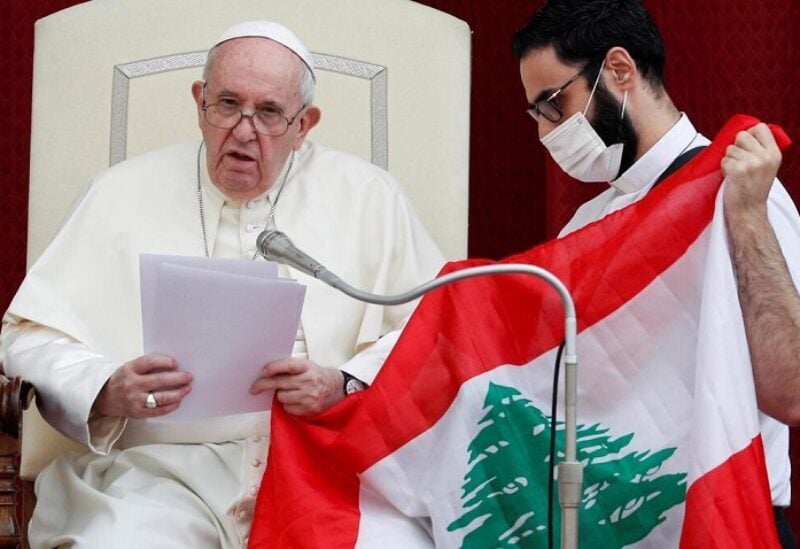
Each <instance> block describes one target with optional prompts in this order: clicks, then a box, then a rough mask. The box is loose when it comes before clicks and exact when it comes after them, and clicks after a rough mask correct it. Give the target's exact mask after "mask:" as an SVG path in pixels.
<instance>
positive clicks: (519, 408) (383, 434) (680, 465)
mask: <svg viewBox="0 0 800 549" xmlns="http://www.w3.org/2000/svg"><path fill="white" fill-rule="evenodd" d="M756 122H757V121H756V120H754V119H752V118H750V117H745V116H737V117H734V118H733V119H732V120H731V121H730V122H729V123H728V124H727V125H726V126H725V127H724V128H723V129H722V131H721V132H720V133H719V135H718V136H717V138H716V139H715V140H714V142H713V143H712V144H711V145H710V146H709V147H708V148H707V149H705V150H704V151H703V152H702V153H701V154H700V155H698V156H697V157H696V158H695V159H694V160H693V161H692V162H690V163H689V164H687V165H686V166H684V167H683V168H681V169H680V170H679V171H678V172H676V173H675V174H673V175H672V176H670V177H669V178H668V179H667V180H666V181H665V182H664V183H662V184H661V185H660V186H659V187H657V188H656V189H654V190H653V191H652V192H651V193H649V194H648V196H646V197H645V198H644V199H642V200H641V201H639V202H638V203H636V204H633V205H631V206H629V207H627V208H624V209H622V210H620V211H618V212H615V213H613V214H611V215H608V216H606V217H605V218H603V219H602V220H599V221H597V222H595V223H592V224H590V225H588V226H586V227H585V228H583V229H581V230H579V231H576V232H574V233H572V234H570V235H568V236H566V237H565V238H562V239H558V240H554V241H551V242H548V243H546V244H544V245H541V246H538V247H535V248H533V249H531V250H529V251H527V252H525V253H522V254H519V255H516V256H512V257H509V258H507V259H505V260H504V261H503V263H528V264H535V265H539V266H542V267H544V268H546V269H548V270H550V271H551V272H553V273H554V274H555V275H556V276H557V277H559V278H560V279H561V280H562V281H563V282H564V283H565V284H566V286H567V287H568V288H569V290H570V292H571V293H572V296H573V298H574V300H575V304H576V309H577V312H578V322H579V335H578V357H579V363H578V389H579V400H578V424H579V425H578V434H577V449H578V459H579V460H580V461H581V462H582V463H583V465H584V483H583V497H582V503H581V509H580V543H581V547H597V548H604V549H605V548H611V547H623V546H630V545H634V546H642V547H658V548H661V547H676V546H679V545H680V546H681V547H704V548H705V547H776V546H777V537H776V534H775V527H774V522H773V515H772V506H771V502H770V492H769V484H768V481H767V476H766V469H765V458H764V452H763V447H762V443H761V437H760V433H759V417H758V411H757V406H756V401H755V392H754V386H753V377H752V371H751V369H750V360H749V355H748V348H747V343H746V339H745V333H744V327H743V323H742V319H741V313H740V310H739V303H738V299H737V292H736V285H735V277H734V273H733V270H732V267H731V263H730V259H729V255H728V250H727V242H726V238H725V226H724V220H723V219H722V214H721V201H720V198H719V197H721V193H719V192H718V191H719V189H720V185H721V183H722V180H723V176H722V173H721V171H720V168H719V166H720V161H721V159H722V157H723V155H724V152H725V148H726V146H727V145H729V144H731V143H732V142H733V140H734V138H735V135H736V133H737V132H738V131H740V130H743V129H747V128H749V127H751V126H752V125H754V124H755V123H756ZM773 133H774V134H775V135H776V136H777V138H778V141H779V143H780V144H781V145H782V146H784V147H785V146H787V145H788V138H787V137H786V136H785V134H783V132H782V131H781V130H779V129H777V128H773ZM715 203H716V207H715ZM793 211H794V210H793ZM715 212H716V214H715ZM794 216H795V217H797V213H796V211H794ZM797 225H798V226H800V220H798V222H797ZM480 263H486V262H480V261H474V260H473V261H462V262H457V263H452V264H449V265H448V266H447V267H446V268H445V271H453V270H457V269H461V268H464V267H467V266H472V265H476V264H480ZM563 337H564V334H563V311H562V309H561V302H560V299H559V298H558V296H557V294H556V293H555V292H554V291H553V290H552V289H551V288H550V287H549V286H547V285H546V284H545V283H544V282H542V281H540V280H538V279H535V278H532V277H526V276H523V275H502V276H495V277H484V278H479V279H470V280H466V281H462V282H457V283H455V284H452V285H450V286H447V287H445V288H442V289H439V290H436V291H434V292H432V293H431V294H429V295H428V296H426V297H425V298H424V299H423V300H422V302H421V303H420V305H419V307H418V308H417V311H416V312H415V314H414V315H413V317H412V318H411V320H410V321H409V323H408V325H407V327H406V329H405V331H404V332H403V334H402V336H401V338H400V340H399V341H398V343H397V345H396V346H395V349H394V351H393V352H392V354H391V355H390V356H389V358H388V359H387V361H386V363H385V364H384V366H383V368H382V369H381V372H380V374H379V375H378V377H377V379H376V380H375V383H374V384H373V386H372V387H371V388H370V389H369V390H367V391H365V392H362V393H359V394H357V395H353V396H350V397H348V398H346V399H345V400H344V401H342V402H341V403H340V404H339V405H337V406H335V407H334V408H332V409H331V410H329V411H328V412H326V413H324V414H322V415H320V416H317V417H315V418H311V419H299V418H295V417H291V416H289V415H287V414H286V413H285V412H283V410H282V408H281V407H280V405H278V404H277V403H276V405H275V406H274V407H273V415H272V442H271V448H270V455H269V465H268V468H267V471H266V474H265V477H264V480H263V482H262V487H261V491H260V493H259V496H258V501H257V505H256V512H255V518H254V523H253V527H252V531H251V534H250V542H249V544H250V545H249V546H250V547H256V548H286V547H291V548H312V547H313V548H344V547H359V548H362V547H363V548H380V549H388V548H394V547H397V548H413V547H433V546H435V547H470V548H489V547H506V546H508V547H546V545H547V505H548V503H547V489H548V477H549V469H548V460H549V451H548V450H549V443H550V427H551V422H552V421H553V418H552V417H551V416H550V415H549V410H550V406H551V399H552V378H553V368H554V360H555V355H556V349H557V347H558V345H559V343H560V342H561V340H562V339H563ZM562 400H563V399H562ZM560 414H563V412H561V413H560ZM559 417H562V418H563V415H560V416H559ZM556 433H557V434H556V447H557V449H558V453H559V455H560V456H563V453H562V450H563V424H562V422H561V420H558V419H557V420H556ZM557 459H558V458H557ZM554 515H555V517H554V518H555V526H554V530H555V537H556V543H558V530H559V520H558V519H559V513H558V508H557V507H556V509H555V513H554Z"/></svg>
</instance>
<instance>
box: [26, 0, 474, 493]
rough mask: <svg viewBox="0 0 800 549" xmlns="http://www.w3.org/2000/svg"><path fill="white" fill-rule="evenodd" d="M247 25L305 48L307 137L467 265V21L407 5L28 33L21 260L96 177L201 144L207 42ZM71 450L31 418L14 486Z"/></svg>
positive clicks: (274, 5)
mask: <svg viewBox="0 0 800 549" xmlns="http://www.w3.org/2000/svg"><path fill="white" fill-rule="evenodd" d="M251 19H266V20H273V21H278V22H280V23H283V24H284V25H286V26H287V27H289V28H290V29H292V30H294V31H295V32H296V33H297V34H298V35H299V36H300V37H301V38H302V39H303V41H304V42H305V43H306V45H307V46H308V47H309V49H310V50H312V52H313V53H314V57H315V62H316V64H317V67H318V84H317V100H316V103H317V104H318V105H319V106H320V107H321V108H322V111H323V117H322V122H321V123H320V125H319V126H318V127H317V128H315V129H314V131H313V132H312V134H311V139H312V140H314V141H317V142H319V143H322V144H325V145H327V146H330V147H334V148H337V149H341V150H346V151H349V152H352V153H354V154H357V155H359V156H361V157H363V158H365V159H367V160H370V161H372V162H373V163H374V164H377V165H379V166H381V167H383V168H386V169H387V170H389V171H390V172H391V173H392V174H393V175H394V176H395V177H396V178H397V179H398V181H399V182H400V183H401V184H402V185H403V187H404V188H405V190H406V192H407V194H408V195H409V197H410V198H411V201H412V203H413V204H414V206H415V208H416V210H417V212H418V213H419V215H420V217H421V219H422V221H423V223H424V224H425V225H426V226H427V228H428V229H429V231H430V232H431V234H432V235H433V237H434V239H435V240H436V242H437V243H438V244H439V246H440V247H441V248H442V250H443V251H444V253H445V255H446V256H447V257H448V258H459V257H464V256H465V255H466V251H467V201H468V158H469V154H468V148H469V138H468V134H469V87H470V38H471V37H470V31H469V28H468V26H467V25H466V23H464V22H463V21H461V20H459V19H456V18H454V17H452V16H450V15H447V14H445V13H442V12H439V11H437V10H434V9H431V8H429V7H426V6H423V5H420V4H416V3H414V2H412V1H410V0H336V1H335V2H332V1H330V0H292V1H291V2H287V1H286V0H230V1H226V2H220V1H219V0H91V1H89V2H86V3H83V4H79V5H76V6H74V7H71V8H68V9H65V10H63V11H60V12H58V13H55V14H53V15H50V16H48V17H45V18H43V19H41V20H39V21H38V22H37V23H36V32H35V53H34V81H33V120H32V133H31V172H30V173H31V180H30V204H29V227H28V231H29V237H28V263H29V265H30V264H31V263H32V262H33V261H35V259H36V258H37V257H38V256H39V254H40V253H41V252H42V250H43V249H44V248H45V247H46V246H47V243H48V242H49V241H50V240H51V239H52V237H53V235H54V234H55V232H56V231H57V230H58V228H59V226H60V224H61V223H62V222H63V219H64V217H65V216H66V214H67V212H68V210H69V207H70V205H71V204H72V203H73V202H74V201H75V198H76V197H77V195H78V194H79V192H80V190H81V189H82V188H83V187H84V186H85V184H86V183H87V181H88V180H89V178H90V177H91V176H92V175H94V174H95V173H97V172H99V171H101V170H102V169H104V168H106V167H108V166H109V165H111V164H115V163H117V162H119V161H121V160H123V159H125V158H127V157H130V156H133V155H136V154H139V153H142V152H145V151H148V150H152V149H156V148H159V147H162V146H165V145H168V144H171V143H174V142H177V141H181V140H184V139H189V138H194V137H197V136H199V130H198V128H197V120H196V113H195V107H194V103H193V101H192V99H191V95H190V85H191V83H192V82H193V81H194V80H196V79H199V78H200V74H201V72H202V65H203V63H204V62H205V56H206V49H207V48H208V46H209V45H210V44H212V43H213V42H214V40H215V39H216V37H217V36H218V35H219V34H220V33H221V32H222V31H223V30H224V29H226V28H227V27H229V26H231V25H233V24H235V23H237V22H240V21H245V20H251ZM69 446H71V444H67V442H66V439H64V438H63V437H61V436H60V435H58V434H57V433H56V432H55V431H53V430H52V429H51V428H50V427H49V426H48V425H47V424H46V423H44V421H43V420H42V419H41V417H39V415H38V412H36V410H35V409H34V408H32V409H31V410H29V411H28V412H26V415H25V419H24V423H23V439H22V467H21V474H22V476H23V478H33V477H34V476H35V475H36V474H37V473H38V471H39V470H40V469H41V468H42V467H43V466H44V465H46V464H47V463H48V462H49V461H50V460H51V459H52V458H53V457H54V455H56V454H57V453H58V452H61V451H63V449H64V448H65V447H69Z"/></svg>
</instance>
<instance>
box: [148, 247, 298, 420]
mask: <svg viewBox="0 0 800 549" xmlns="http://www.w3.org/2000/svg"><path fill="white" fill-rule="evenodd" d="M139 270H140V280H141V300H142V331H143V336H144V351H145V353H161V354H165V355H169V356H172V357H174V358H175V359H176V360H177V361H178V366H179V368H180V369H181V370H187V371H190V372H192V374H193V375H194V381H193V384H192V392H191V393H189V395H187V396H186V397H185V398H184V399H183V401H182V403H181V405H180V407H179V408H178V409H177V410H176V411H175V412H173V413H171V414H168V415H167V416H163V417H162V418H159V419H160V420H168V421H173V420H193V419H201V418H206V417H216V416H226V415H232V414H241V413H249V412H259V411H263V410H268V409H269V407H270V403H271V402H272V392H268V393H261V394H258V395H251V394H250V392H249V388H250V385H251V384H252V383H253V381H255V380H256V378H257V377H259V374H260V372H261V368H262V366H264V365H265V364H267V363H268V362H270V361H272V360H276V359H279V358H286V357H289V356H291V354H292V347H293V345H294V340H295V335H296V333H297V327H298V325H299V323H300V311H301V310H302V307H303V298H304V297H305V287H304V286H301V285H300V284H298V283H297V282H296V281H294V280H290V279H285V278H278V269H277V265H276V264H275V263H272V262H265V261H246V260H241V259H218V258H206V257H181V256H169V255H149V254H143V255H141V256H140V259H139ZM151 421H152V420H151Z"/></svg>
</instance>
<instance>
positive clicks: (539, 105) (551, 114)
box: [526, 70, 583, 123]
mask: <svg viewBox="0 0 800 549" xmlns="http://www.w3.org/2000/svg"><path fill="white" fill-rule="evenodd" d="M582 74H583V70H581V71H579V72H577V73H576V74H575V76H573V77H572V78H570V79H569V80H567V82H566V83H565V84H564V85H563V86H561V87H560V88H558V89H557V90H556V91H554V92H553V93H551V94H550V97H548V98H547V99H541V100H539V101H537V102H536V103H534V104H533V105H531V107H530V108H529V109H528V110H527V111H526V112H527V113H528V114H529V115H530V117H531V118H533V119H534V120H538V118H539V117H540V116H541V117H543V118H544V119H545V120H548V121H550V122H554V123H555V122H559V121H560V120H561V119H562V118H563V117H564V113H562V112H561V109H559V108H558V105H557V104H556V101H555V100H556V98H557V97H558V96H559V94H560V93H561V92H563V91H564V90H566V89H567V88H568V87H569V85H570V84H572V83H573V82H575V81H576V80H577V79H578V77H579V76H580V75H582Z"/></svg>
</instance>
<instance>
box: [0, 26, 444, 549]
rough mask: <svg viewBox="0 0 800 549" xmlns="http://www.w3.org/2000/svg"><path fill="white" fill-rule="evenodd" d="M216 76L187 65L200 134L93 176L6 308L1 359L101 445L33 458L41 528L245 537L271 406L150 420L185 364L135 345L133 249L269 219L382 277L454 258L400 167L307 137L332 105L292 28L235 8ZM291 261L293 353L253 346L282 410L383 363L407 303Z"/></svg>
mask: <svg viewBox="0 0 800 549" xmlns="http://www.w3.org/2000/svg"><path fill="white" fill-rule="evenodd" d="M203 78H204V81H198V82H195V83H194V84H193V85H192V95H193V96H194V100H195V102H196V104H197V114H198V121H199V125H200V130H201V132H202V136H203V139H202V141H200V140H198V141H192V142H187V143H181V144H178V145H176V146H174V147H170V148H168V149H163V150H159V151H155V152H152V153H148V154H146V155H143V156H140V157H138V158H133V159H130V160H128V161H126V162H123V163H121V164H119V165H117V166H115V167H113V168H111V169H109V170H107V171H105V172H103V173H101V174H100V175H98V176H97V177H96V178H94V179H93V180H92V182H91V185H90V187H89V189H88V191H87V193H86V195H85V196H84V197H83V198H82V199H81V201H80V202H79V203H78V205H77V206H76V207H75V209H74V211H73V213H72V215H71V216H70V218H69V219H68V220H67V222H66V224H65V225H64V227H63V228H62V229H61V231H60V232H59V234H58V235H57V236H56V238H55V240H54V241H53V243H52V244H51V245H50V247H49V248H48V249H47V250H46V251H45V253H44V254H43V255H42V257H41V258H40V259H39V261H38V262H37V263H36V264H35V265H34V266H33V268H32V269H31V271H30V273H29V274H28V276H27V277H26V279H25V281H24V282H23V284H22V286H21V288H20V290H19V292H18V293H17V295H16V297H15V298H14V300H13V302H12V303H11V305H10V307H9V309H8V311H7V313H6V315H5V317H4V319H3V332H2V343H3V348H4V350H5V352H6V372H7V373H8V374H9V375H15V376H16V375H21V376H24V377H25V378H26V379H28V380H30V381H31V382H33V384H34V385H35V386H36V388H37V393H38V399H39V406H40V409H41V411H42V414H43V415H44V417H45V419H47V420H48V421H49V422H50V423H51V424H52V425H54V426H55V427H56V428H57V429H59V430H60V431H61V432H63V433H65V434H66V435H67V436H69V437H71V438H73V439H74V440H77V441H79V442H82V443H84V444H85V445H86V446H87V447H88V448H89V450H90V451H89V452H88V453H86V454H84V455H73V456H68V457H62V458H59V459H58V460H56V461H55V462H54V463H53V464H51V465H50V466H49V467H47V468H46V469H45V470H44V471H43V472H42V473H41V474H40V476H39V477H38V479H37V484H36V490H37V495H38V504H37V507H36V510H35V512H34V516H33V519H32V522H31V526H30V541H31V545H32V547H34V548H39V547H55V546H59V545H66V546H70V547H73V546H74V547H150V548H153V547H203V548H205V547H240V546H242V545H243V544H246V541H247V534H248V531H249V528H250V521H251V516H252V508H253V505H254V502H255V496H256V494H257V491H258V487H259V484H260V481H261V476H262V475H263V471H264V465H265V463H264V460H265V459H266V455H267V448H268V441H269V417H268V413H267V412H262V413H256V414H245V415H240V416H235V417H225V418H215V419H211V420H205V421H202V422H197V423H184V422H182V423H181V424H180V428H175V427H173V426H172V425H171V424H170V423H168V422H167V423H163V422H162V423H153V422H147V421H145V420H146V419H147V418H153V417H157V416H163V415H166V414H169V413H170V412H172V411H174V410H175V409H176V408H177V407H178V406H179V405H180V403H181V400H182V399H183V398H184V397H185V396H186V395H187V394H188V393H189V392H190V391H191V388H192V374H191V365H190V364H178V363H177V362H176V361H175V359H173V358H172V357H169V356H163V355H156V354H144V355H142V349H141V326H140V313H139V280H138V258H139V254H141V253H157V254H179V255H206V256H212V257H234V258H247V259H249V258H251V257H253V256H254V255H255V239H256V236H257V234H258V232H259V231H260V230H262V229H264V228H265V227H276V228H278V229H280V230H282V231H284V232H286V233H287V234H288V235H290V236H291V237H292V239H293V240H294V241H295V242H296V243H297V244H298V245H299V246H300V247H301V248H303V249H304V250H306V251H308V252H309V253H310V254H311V255H313V256H315V257H317V258H318V259H320V260H321V261H322V262H323V263H325V264H327V265H329V266H330V267H331V269H332V270H334V271H336V272H338V273H339V274H341V275H342V277H343V278H344V279H346V280H348V281H351V282H352V283H354V284H355V285H357V286H359V287H361V288H364V289H367V290H370V291H373V292H379V293H396V292H400V291H404V290H407V289H408V288H410V287H412V286H414V285H417V284H419V283H421V282H422V281H424V280H427V279H430V278H432V277H433V276H435V275H436V273H437V271H438V270H439V268H440V267H441V265H442V264H443V258H442V256H441V253H440V252H439V250H438V249H437V247H436V245H435V244H434V243H433V241H432V240H431V238H430V237H429V236H428V234H427V233H426V231H425V230H424V228H423V227H422V226H421V224H420V223H419V221H418V220H417V218H416V216H415V215H414V213H413V212H412V211H411V208H410V205H409V204H408V201H407V199H406V198H405V196H404V195H403V193H402V192H401V190H400V189H399V188H398V186H397V185H396V183H395V182H394V181H393V180H392V178H391V176H389V174H387V173H386V172H384V171H382V170H380V169H378V168H376V167H375V166H373V165H371V164H369V163H367V162H365V161H363V160H360V159H357V158H355V157H353V156H350V155H347V154H344V153H341V152H336V151H332V150H329V149H326V148H324V147H321V146H319V145H315V144H313V143H312V142H310V141H308V140H307V139H306V138H307V136H308V133H309V131H310V130H311V129H312V128H313V127H314V126H315V125H316V124H317V123H318V122H319V120H320V116H321V112H320V109H319V108H318V107H316V106H315V105H314V104H313V93H314V83H315V75H314V67H313V60H312V57H311V55H310V53H309V52H308V50H307V49H306V48H305V46H304V45H303V44H302V42H301V41H300V40H299V38H298V37H296V36H295V35H294V34H293V33H292V32H291V31H289V30H288V29H286V28H285V27H282V26H280V25H278V24H275V23H271V22H248V23H242V24H239V25H236V26H234V27H233V28H231V29H229V30H228V31H226V32H225V33H224V34H223V35H222V36H221V37H220V38H219V40H218V41H217V43H216V44H215V46H214V47H213V48H212V50H211V52H210V54H209V57H208V62H207V64H206V69H205V72H204V75H203ZM340 242H347V243H348V245H347V247H342V246H340V245H338V243H340ZM281 269H282V274H283V275H288V274H289V273H288V272H287V271H286V269H285V268H283V267H281ZM291 275H292V276H295V277H296V278H298V279H300V281H301V282H302V283H305V284H307V286H308V287H307V292H306V302H305V306H304V309H303V312H302V317H301V325H300V329H299V330H298V333H297V337H296V341H295V345H294V349H293V353H292V357H291V358H286V359H283V360H279V361H275V362H272V363H270V364H267V365H254V376H253V377H254V380H253V384H252V385H251V388H250V391H251V392H252V393H259V392H263V391H266V390H269V389H275V390H276V396H277V400H278V401H280V402H281V403H282V405H283V406H284V407H285V408H286V410H287V411H288V412H289V413H292V414H297V415H312V414H316V413H319V412H321V411H324V410H326V409H328V408H329V407H331V406H332V405H333V404H335V403H336V402H338V401H339V400H341V399H342V398H344V397H345V395H346V391H345V386H347V387H349V388H350V390H353V389H354V388H355V389H357V388H360V387H364V386H366V385H367V384H369V383H370V382H371V381H372V379H373V378H374V376H375V375H376V373H377V371H378V368H379V367H380V364H381V363H382V359H383V358H384V357H385V353H386V350H385V349H387V348H388V347H390V346H391V341H392V340H393V339H394V338H395V337H396V335H397V330H398V329H399V327H400V326H401V325H402V322H403V320H404V319H405V318H406V317H407V316H408V315H409V314H410V313H411V310H412V307H413V305H408V306H399V307H381V306H375V305H365V304H362V303H358V302H355V301H353V300H350V299H349V298H347V297H345V296H342V295H339V294H337V293H336V292H335V291H334V290H332V289H330V288H328V287H325V286H324V285H322V284H320V283H318V282H317V281H316V280H313V279H310V278H308V277H305V276H303V275H301V274H299V273H295V272H292V273H291ZM387 334H389V335H387ZM385 335H386V337H385V338H383V340H382V341H383V343H382V344H381V347H382V348H383V349H384V350H383V351H381V350H376V348H375V347H373V346H372V344H373V343H374V342H375V341H377V340H378V339H380V338H382V337H383V336H385ZM345 372H346V373H345ZM347 381H349V382H350V383H349V384H348V383H347ZM320 459H325V456H320Z"/></svg>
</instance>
